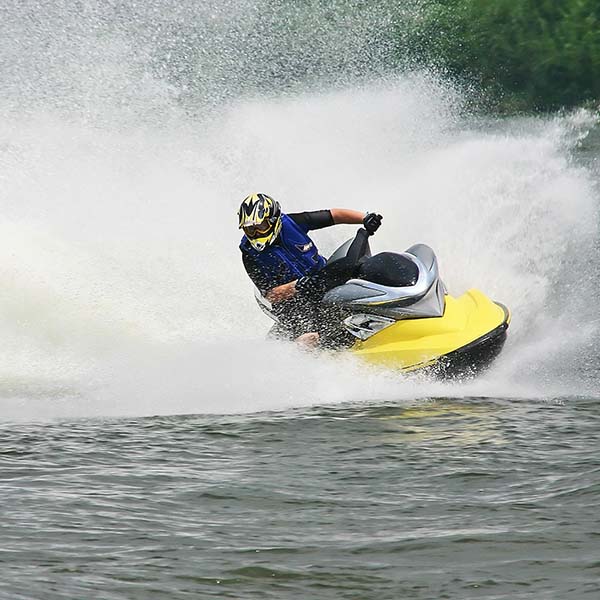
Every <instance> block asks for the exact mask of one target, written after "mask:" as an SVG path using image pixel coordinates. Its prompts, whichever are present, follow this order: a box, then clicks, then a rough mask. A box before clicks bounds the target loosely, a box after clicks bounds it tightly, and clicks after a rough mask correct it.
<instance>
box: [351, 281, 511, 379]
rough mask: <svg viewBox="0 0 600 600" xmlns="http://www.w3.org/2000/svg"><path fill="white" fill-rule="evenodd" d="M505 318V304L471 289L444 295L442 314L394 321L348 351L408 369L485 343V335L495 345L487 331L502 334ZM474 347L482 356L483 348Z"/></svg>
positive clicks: (507, 321) (378, 361) (417, 367)
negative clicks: (461, 293) (444, 305)
mask: <svg viewBox="0 0 600 600" xmlns="http://www.w3.org/2000/svg"><path fill="white" fill-rule="evenodd" d="M509 322H510V314H509V312H508V310H507V309H506V308H505V307H503V306H502V305H499V304H497V303H495V302H493V301H492V300H490V299H489V298H488V297H487V296H486V295H485V294H483V293H482V292H480V291H479V290H475V289H471V290H469V291H467V292H466V293H465V294H463V295H462V296H460V297H459V298H454V297H452V296H446V310H445V311H444V315H443V316H441V317H432V318H424V319H410V320H402V321H398V322H396V323H394V324H393V325H390V326H389V327H386V328H385V329H382V330H381V331H380V332H378V333H376V334H374V335H373V336H371V337H370V338H368V339H367V340H365V341H359V342H357V343H356V344H355V345H354V346H353V348H352V351H353V353H354V354H356V355H357V356H360V357H361V358H363V359H365V360H366V361H368V362H370V363H373V364H377V365H382V366H387V367H392V368H395V369H400V370H403V371H411V370H415V369H420V368H423V367H429V366H432V365H435V364H436V363H438V361H440V359H442V358H443V357H447V356H449V355H452V354H453V353H457V352H458V351H460V350H461V349H474V347H475V346H478V344H476V342H478V341H479V342H480V344H479V345H481V344H483V345H485V343H487V342H486V340H488V338H489V340H490V341H491V340H492V338H493V339H494V340H495V343H496V346H497V345H498V339H496V338H497V337H498V336H496V335H491V334H492V333H493V332H496V331H497V333H498V334H500V333H504V337H505V330H506V328H507V327H508V324H509ZM503 341H504V338H503V339H502V343H503ZM500 348H501V345H500ZM478 350H481V351H482V352H481V353H480V354H481V355H482V356H481V358H484V356H483V355H484V354H485V352H483V350H484V349H483V348H479V346H478ZM498 351H499V350H498ZM496 353H497V352H496ZM455 355H456V354H455ZM465 356H467V355H465Z"/></svg>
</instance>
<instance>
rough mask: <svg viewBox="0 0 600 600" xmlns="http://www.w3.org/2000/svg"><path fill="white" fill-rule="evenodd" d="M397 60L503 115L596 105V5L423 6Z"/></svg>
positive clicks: (435, 2)
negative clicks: (456, 84) (464, 88)
mask: <svg viewBox="0 0 600 600" xmlns="http://www.w3.org/2000/svg"><path fill="white" fill-rule="evenodd" d="M402 36H403V39H404V41H403V43H402V44H401V45H400V50H399V51H400V53H402V54H407V55H410V56H411V57H412V59H413V60H414V61H417V62H419V63H425V64H428V65H433V66H435V67H437V68H440V69H442V70H443V71H444V72H445V73H447V74H449V75H451V76H453V77H456V78H458V79H460V80H463V81H467V82H474V83H476V84H477V85H478V86H480V87H481V88H482V89H484V90H485V91H486V92H488V94H489V97H491V98H493V99H494V100H495V102H496V105H497V106H498V107H500V108H502V109H504V110H507V111H515V110H553V109H557V108H561V107H572V106H575V105H581V104H585V103H597V102H598V101H599V100H600V0H426V1H425V2H424V3H423V4H422V5H421V10H420V11H419V14H418V17H417V18H415V20H414V21H413V26H412V27H411V28H410V30H409V31H408V33H406V31H405V32H403V34H402Z"/></svg>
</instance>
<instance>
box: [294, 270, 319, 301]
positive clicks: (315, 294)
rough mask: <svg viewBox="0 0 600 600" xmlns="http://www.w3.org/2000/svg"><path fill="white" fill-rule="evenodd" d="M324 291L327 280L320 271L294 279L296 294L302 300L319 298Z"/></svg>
mask: <svg viewBox="0 0 600 600" xmlns="http://www.w3.org/2000/svg"><path fill="white" fill-rule="evenodd" d="M326 291H327V282H326V279H325V277H324V276H323V275H322V274H320V273H316V274H315V275H306V276H304V277H300V279H298V281H296V294H297V295H298V297H299V298H302V299H303V300H320V299H321V298H322V297H323V295H324V294H325V292H326Z"/></svg>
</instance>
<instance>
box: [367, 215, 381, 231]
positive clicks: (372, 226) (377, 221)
mask: <svg viewBox="0 0 600 600" xmlns="http://www.w3.org/2000/svg"><path fill="white" fill-rule="evenodd" d="M382 219H383V217H382V216H381V215H378V214H377V213H367V214H366V215H365V218H364V219H363V225H364V227H365V229H366V230H367V233H368V234H369V235H373V234H374V233H375V232H376V231H377V230H378V229H379V226H380V225H381V220H382Z"/></svg>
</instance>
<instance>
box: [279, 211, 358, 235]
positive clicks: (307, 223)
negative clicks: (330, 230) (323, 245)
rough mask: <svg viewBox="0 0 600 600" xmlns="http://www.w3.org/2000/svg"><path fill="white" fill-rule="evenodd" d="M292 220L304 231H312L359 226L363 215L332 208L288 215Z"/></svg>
mask: <svg viewBox="0 0 600 600" xmlns="http://www.w3.org/2000/svg"><path fill="white" fill-rule="evenodd" d="M288 217H290V218H291V219H292V221H294V222H295V223H296V225H298V226H299V227H301V228H302V229H304V231H314V230H315V229H323V228H324V227H331V226H332V225H341V224H348V225H361V224H362V222H363V219H364V218H365V213H362V212H360V211H358V210H351V209H349V208H332V209H330V210H311V211H307V212H301V213H290V214H288Z"/></svg>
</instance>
